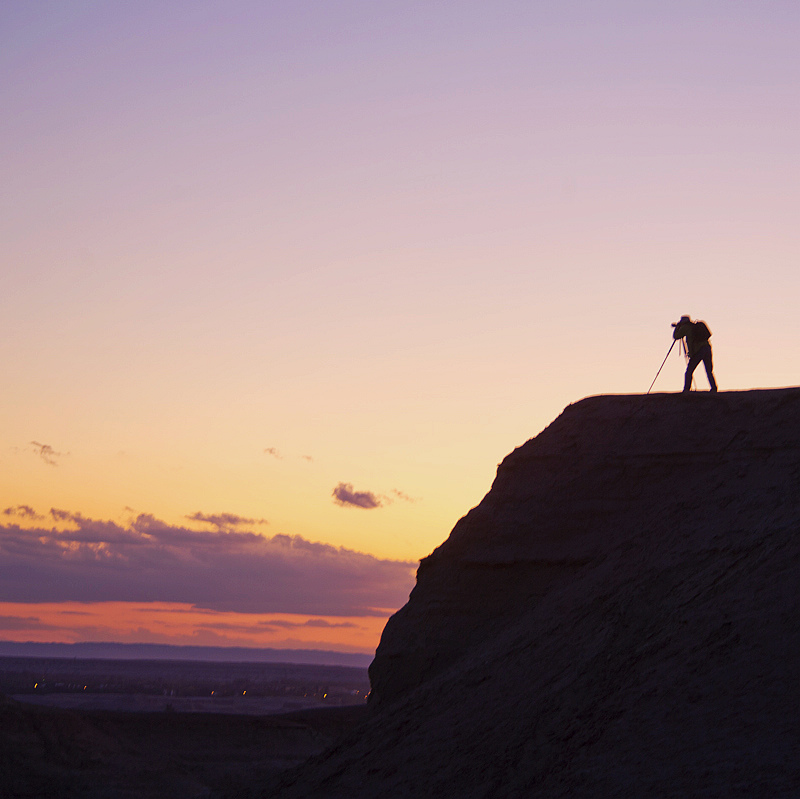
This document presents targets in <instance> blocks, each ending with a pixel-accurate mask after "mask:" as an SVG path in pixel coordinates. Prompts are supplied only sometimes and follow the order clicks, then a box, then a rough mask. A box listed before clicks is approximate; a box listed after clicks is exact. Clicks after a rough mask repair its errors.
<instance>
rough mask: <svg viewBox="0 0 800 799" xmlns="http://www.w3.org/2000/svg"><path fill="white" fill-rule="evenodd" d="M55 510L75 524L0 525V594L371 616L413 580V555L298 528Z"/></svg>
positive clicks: (13, 598)
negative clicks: (263, 531) (178, 522)
mask: <svg viewBox="0 0 800 799" xmlns="http://www.w3.org/2000/svg"><path fill="white" fill-rule="evenodd" d="M51 515H52V517H53V518H54V519H56V520H58V521H59V522H62V523H68V524H69V525H71V526H72V527H75V528H76V529H69V530H58V529H55V528H53V529H47V528H45V527H43V526H41V525H39V526H37V527H36V528H33V529H25V528H21V527H20V526H19V525H16V524H8V525H0V601H3V602H62V601H79V602H93V601H135V602H147V601H164V602H182V603H190V604H193V605H196V606H197V607H201V608H208V609H212V610H220V611H239V612H245V613H303V614H308V615H318V616H328V617H330V616H370V615H381V614H382V612H383V611H384V610H385V609H392V608H397V607H400V606H401V605H402V604H404V603H405V601H406V599H407V598H408V592H409V591H410V589H411V587H412V585H413V579H414V569H415V566H416V564H415V563H411V562H407V561H396V560H385V559H380V558H376V557H375V556H373V555H369V554H366V553H363V552H355V551H353V550H349V549H344V548H341V547H338V548H337V547H333V546H330V545H329V544H323V543H317V542H313V541H308V540H306V539H304V538H301V537H300V536H288V535H275V536H272V537H271V538H267V537H266V536H263V535H260V534H258V533H255V532H253V531H249V530H243V529H239V527H236V528H235V529H232V528H231V527H230V526H228V527H219V528H217V529H214V530H202V531H198V530H192V529H189V528H186V527H181V526H175V525H169V524H166V523H165V522H162V521H160V520H158V519H156V518H155V517H154V516H151V515H149V514H140V515H139V516H137V517H136V519H135V520H134V521H132V522H131V523H130V524H128V525H125V526H122V525H119V524H117V523H115V522H111V521H100V520H96V519H89V518H86V517H84V516H82V515H81V514H80V513H71V512H68V511H62V510H57V509H53V511H51ZM220 515H221V516H224V515H225V514H220ZM235 518H237V519H241V517H235Z"/></svg>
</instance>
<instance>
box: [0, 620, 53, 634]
mask: <svg viewBox="0 0 800 799" xmlns="http://www.w3.org/2000/svg"><path fill="white" fill-rule="evenodd" d="M57 629H59V628H58V627H56V626H54V625H52V624H45V623H44V622H42V620H41V619H40V618H39V617H38V616H0V630H2V631H3V632H11V631H12V630H13V631H16V630H57Z"/></svg>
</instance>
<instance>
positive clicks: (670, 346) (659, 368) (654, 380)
mask: <svg viewBox="0 0 800 799" xmlns="http://www.w3.org/2000/svg"><path fill="white" fill-rule="evenodd" d="M676 342H677V339H675V340H674V341H673V342H672V344H670V345H669V349H668V350H667V354H666V356H664V360H663V361H662V363H661V366H659V367H658V371H657V372H656V376H655V377H654V378H653V382H652V383H651V384H650V388H648V389H647V393H648V394H649V393H650V390H651V389H652V388H653V386H654V385H655V384H656V380H658V376H659V375H660V374H661V370H662V369H663V368H664V364H665V363H666V362H667V358H669V354H670V353H671V352H672V348H673V347H674V346H675V343H676Z"/></svg>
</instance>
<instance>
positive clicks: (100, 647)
mask: <svg viewBox="0 0 800 799" xmlns="http://www.w3.org/2000/svg"><path fill="white" fill-rule="evenodd" d="M0 657H43V658H84V659H86V658H98V659H101V660H206V661H213V662H222V663H300V664H315V665H326V666H353V667H356V668H366V667H367V666H369V664H370V662H371V661H372V658H373V656H372V655H370V654H361V653H357V652H355V653H349V652H329V651H326V650H323V649H256V648H251V647H244V646H173V645H170V644H121V643H103V642H92V641H89V642H85V643H78V644H59V643H38V642H35V641H24V642H16V641H0Z"/></svg>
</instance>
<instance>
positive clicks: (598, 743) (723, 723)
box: [265, 389, 800, 797]
mask: <svg viewBox="0 0 800 799" xmlns="http://www.w3.org/2000/svg"><path fill="white" fill-rule="evenodd" d="M799 481H800V389H778V390H767V391H749V392H729V393H723V394H718V395H716V396H715V395H709V394H694V395H691V396H688V397H686V396H681V395H651V396H606V397H592V398H589V399H586V400H583V401H582V402H579V403H576V404H575V405H573V406H570V407H569V408H567V409H566V410H565V411H564V413H563V414H562V415H561V416H560V417H559V418H558V419H556V420H555V422H553V424H552V425H550V427H548V428H547V429H546V430H544V431H543V432H542V433H541V434H540V435H539V436H537V437H536V438H535V439H532V440H531V441H529V442H527V443H526V444H525V445H524V446H522V447H520V448H519V449H517V450H515V451H514V452H513V453H511V454H510V455H509V456H508V457H507V458H506V459H505V460H504V461H503V463H502V464H501V465H500V467H499V469H498V474H497V478H496V480H495V482H494V485H493V486H492V489H491V491H490V492H489V494H487V496H486V497H485V498H484V500H483V501H482V502H481V504H480V505H479V506H478V507H477V508H475V509H473V510H472V511H470V513H469V514H467V516H465V517H464V518H463V519H462V520H461V521H460V522H459V523H458V524H457V525H456V527H455V528H454V530H453V532H452V533H451V535H450V537H449V538H448V540H447V541H446V542H445V543H444V544H442V546H440V547H439V548H438V549H437V550H436V551H435V552H434V553H433V554H432V555H431V556H430V557H428V558H426V559H425V560H423V561H422V563H421V565H420V569H419V573H418V578H417V585H416V587H415V589H414V591H413V593H412V595H411V597H410V600H409V602H408V604H407V605H406V606H405V607H404V608H403V609H401V610H400V611H399V612H398V613H397V614H396V615H395V616H394V617H393V618H392V619H391V620H390V621H389V623H388V624H387V627H386V629H385V631H384V635H383V637H382V640H381V644H380V646H379V648H378V651H377V654H376V658H375V661H374V663H373V665H372V667H371V670H370V674H371V679H372V683H373V700H372V715H371V719H370V720H369V722H368V723H367V724H366V725H364V726H363V727H361V728H360V729H359V730H358V731H356V732H355V733H353V734H352V735H351V736H350V737H349V738H347V739H345V740H344V741H342V742H341V743H340V745H339V746H337V747H336V748H335V749H334V750H332V751H330V752H328V753H326V754H325V755H323V756H320V757H319V758H317V759H316V760H315V761H312V762H311V763H309V764H308V765H307V766H306V767H305V768H303V769H301V770H299V771H297V772H295V773H293V774H292V775H290V776H289V777H288V778H287V779H286V780H285V781H284V784H283V787H282V789H281V790H280V792H279V793H278V795H280V796H282V797H284V796H320V797H321V796H325V797H337V796H342V797H344V796H347V797H378V796H393V797H402V796H408V797H412V796H421V795H430V796H443V797H444V796H448V797H449V796H458V797H505V796H508V797H513V796H532V795H535V796H542V797H551V796H552V797H555V796H586V797H590V796H591V797H595V796H600V795H602V796H631V795H641V796H687V795H704V796H715V795H718V796H760V795H763V796H795V795H797V793H798V791H800V766H798V765H796V752H797V751H798V750H800V725H798V724H797V723H796V719H795V715H796V708H797V707H798V706H799V702H798V700H800V681H798V676H800V673H799V672H800V622H798V612H799V611H800V579H798V578H800V539H798V533H799V532H800V490H798V482H799ZM265 795H271V793H270V792H269V791H267V793H265Z"/></svg>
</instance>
